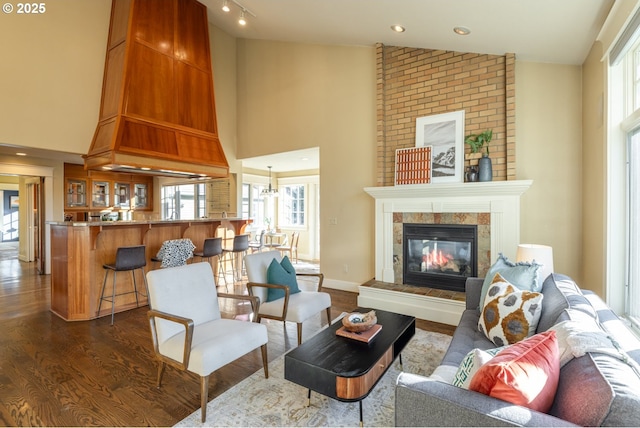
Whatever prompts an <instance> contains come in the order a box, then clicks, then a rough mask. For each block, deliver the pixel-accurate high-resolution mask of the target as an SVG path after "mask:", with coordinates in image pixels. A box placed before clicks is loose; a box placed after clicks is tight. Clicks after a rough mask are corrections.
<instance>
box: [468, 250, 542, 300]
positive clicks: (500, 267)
mask: <svg viewBox="0 0 640 428" xmlns="http://www.w3.org/2000/svg"><path fill="white" fill-rule="evenodd" d="M541 267H542V265H541V264H538V263H536V262H532V263H529V262H518V263H513V262H511V261H510V260H509V259H507V258H506V257H505V256H503V255H502V254H500V255H499V256H498V260H496V262H495V263H494V264H493V266H491V267H490V268H489V271H488V272H487V276H485V277H484V282H483V283H482V290H481V291H480V304H479V307H478V309H480V310H481V311H482V308H483V306H484V299H485V297H486V295H487V290H488V289H489V287H491V281H493V278H494V277H495V276H496V274H497V273H499V274H500V275H502V277H503V278H504V279H506V280H507V281H509V282H510V283H511V284H512V285H514V286H515V287H517V288H518V289H519V290H524V291H536V292H539V291H540V290H542V284H541V283H540V281H538V270H540V268H541Z"/></svg>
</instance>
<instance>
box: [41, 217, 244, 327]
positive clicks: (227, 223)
mask: <svg viewBox="0 0 640 428" xmlns="http://www.w3.org/2000/svg"><path fill="white" fill-rule="evenodd" d="M249 223H251V220H246V219H240V218H224V219H197V220H164V221H161V220H157V221H95V222H93V221H92V222H48V223H47V224H49V226H50V227H51V311H52V312H53V313H55V314H56V315H58V316H59V317H61V318H63V319H64V320H67V321H85V320H90V319H94V318H98V317H100V316H104V315H110V314H111V304H110V303H109V302H104V303H103V305H102V308H101V313H100V314H98V304H99V301H100V295H101V291H102V282H103V280H104V271H105V270H104V268H103V267H102V265H104V264H105V263H112V262H113V261H114V260H115V257H116V250H117V249H118V247H126V246H132V245H145V246H146V257H147V266H146V269H145V272H148V271H149V270H151V269H157V268H160V266H153V263H152V262H151V257H152V256H155V255H156V253H157V252H158V250H159V249H160V247H161V246H162V243H163V242H164V241H166V240H169V239H178V238H189V239H191V241H192V242H193V244H194V245H195V246H196V250H201V249H202V245H203V243H204V240H205V238H210V237H214V236H216V230H217V229H218V227H221V228H222V230H223V235H225V236H226V234H227V232H226V231H229V233H228V234H229V237H232V236H233V235H236V234H240V233H242V232H244V227H245V226H246V225H247V224H249ZM218 236H220V235H218ZM138 275H139V274H138ZM117 281H118V282H117V286H116V287H117V290H116V293H117V294H121V293H124V292H127V291H133V280H132V277H131V273H130V272H121V273H120V274H119V275H118V279H117ZM136 281H137V284H138V290H142V291H143V292H144V293H145V294H146V291H145V290H144V282H143V279H142V278H140V277H139V276H136ZM112 284H113V280H112V277H111V274H110V275H109V279H108V281H107V290H106V292H107V294H109V295H111V286H112ZM140 303H141V305H143V304H146V298H142V301H141V302H140ZM135 307H136V300H135V295H134V294H125V295H123V296H118V297H116V307H115V311H116V312H122V311H126V310H129V309H133V308H135Z"/></svg>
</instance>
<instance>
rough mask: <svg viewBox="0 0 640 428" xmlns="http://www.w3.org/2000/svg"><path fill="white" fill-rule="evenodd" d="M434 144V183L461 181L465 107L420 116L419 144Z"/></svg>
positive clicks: (432, 176) (432, 167)
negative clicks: (448, 111)
mask: <svg viewBox="0 0 640 428" xmlns="http://www.w3.org/2000/svg"><path fill="white" fill-rule="evenodd" d="M423 146H431V147H432V148H431V182H432V183H461V182H462V181H463V167H464V110H459V111H454V112H451V113H443V114H435V115H432V116H424V117H419V118H417V119H416V147H423Z"/></svg>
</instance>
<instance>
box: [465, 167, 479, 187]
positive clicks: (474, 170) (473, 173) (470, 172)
mask: <svg viewBox="0 0 640 428" xmlns="http://www.w3.org/2000/svg"><path fill="white" fill-rule="evenodd" d="M467 181H468V182H470V183H473V182H476V181H478V167H477V166H468V167H467Z"/></svg>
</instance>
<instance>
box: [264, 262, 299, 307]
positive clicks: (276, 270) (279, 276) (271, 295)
mask: <svg viewBox="0 0 640 428" xmlns="http://www.w3.org/2000/svg"><path fill="white" fill-rule="evenodd" d="M267 283H268V284H278V285H286V286H287V287H289V294H290V295H291V294H295V293H299V292H300V288H299V287H298V280H297V279H296V270H295V269H294V268H293V265H292V264H291V260H289V257H287V256H284V258H283V259H282V261H281V262H280V263H278V261H277V260H276V259H273V260H272V261H271V264H270V265H269V268H268V269H267ZM284 294H285V293H284V290H280V289H275V288H270V289H269V291H268V292H267V302H272V301H274V300H278V299H282V298H283V297H284Z"/></svg>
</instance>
